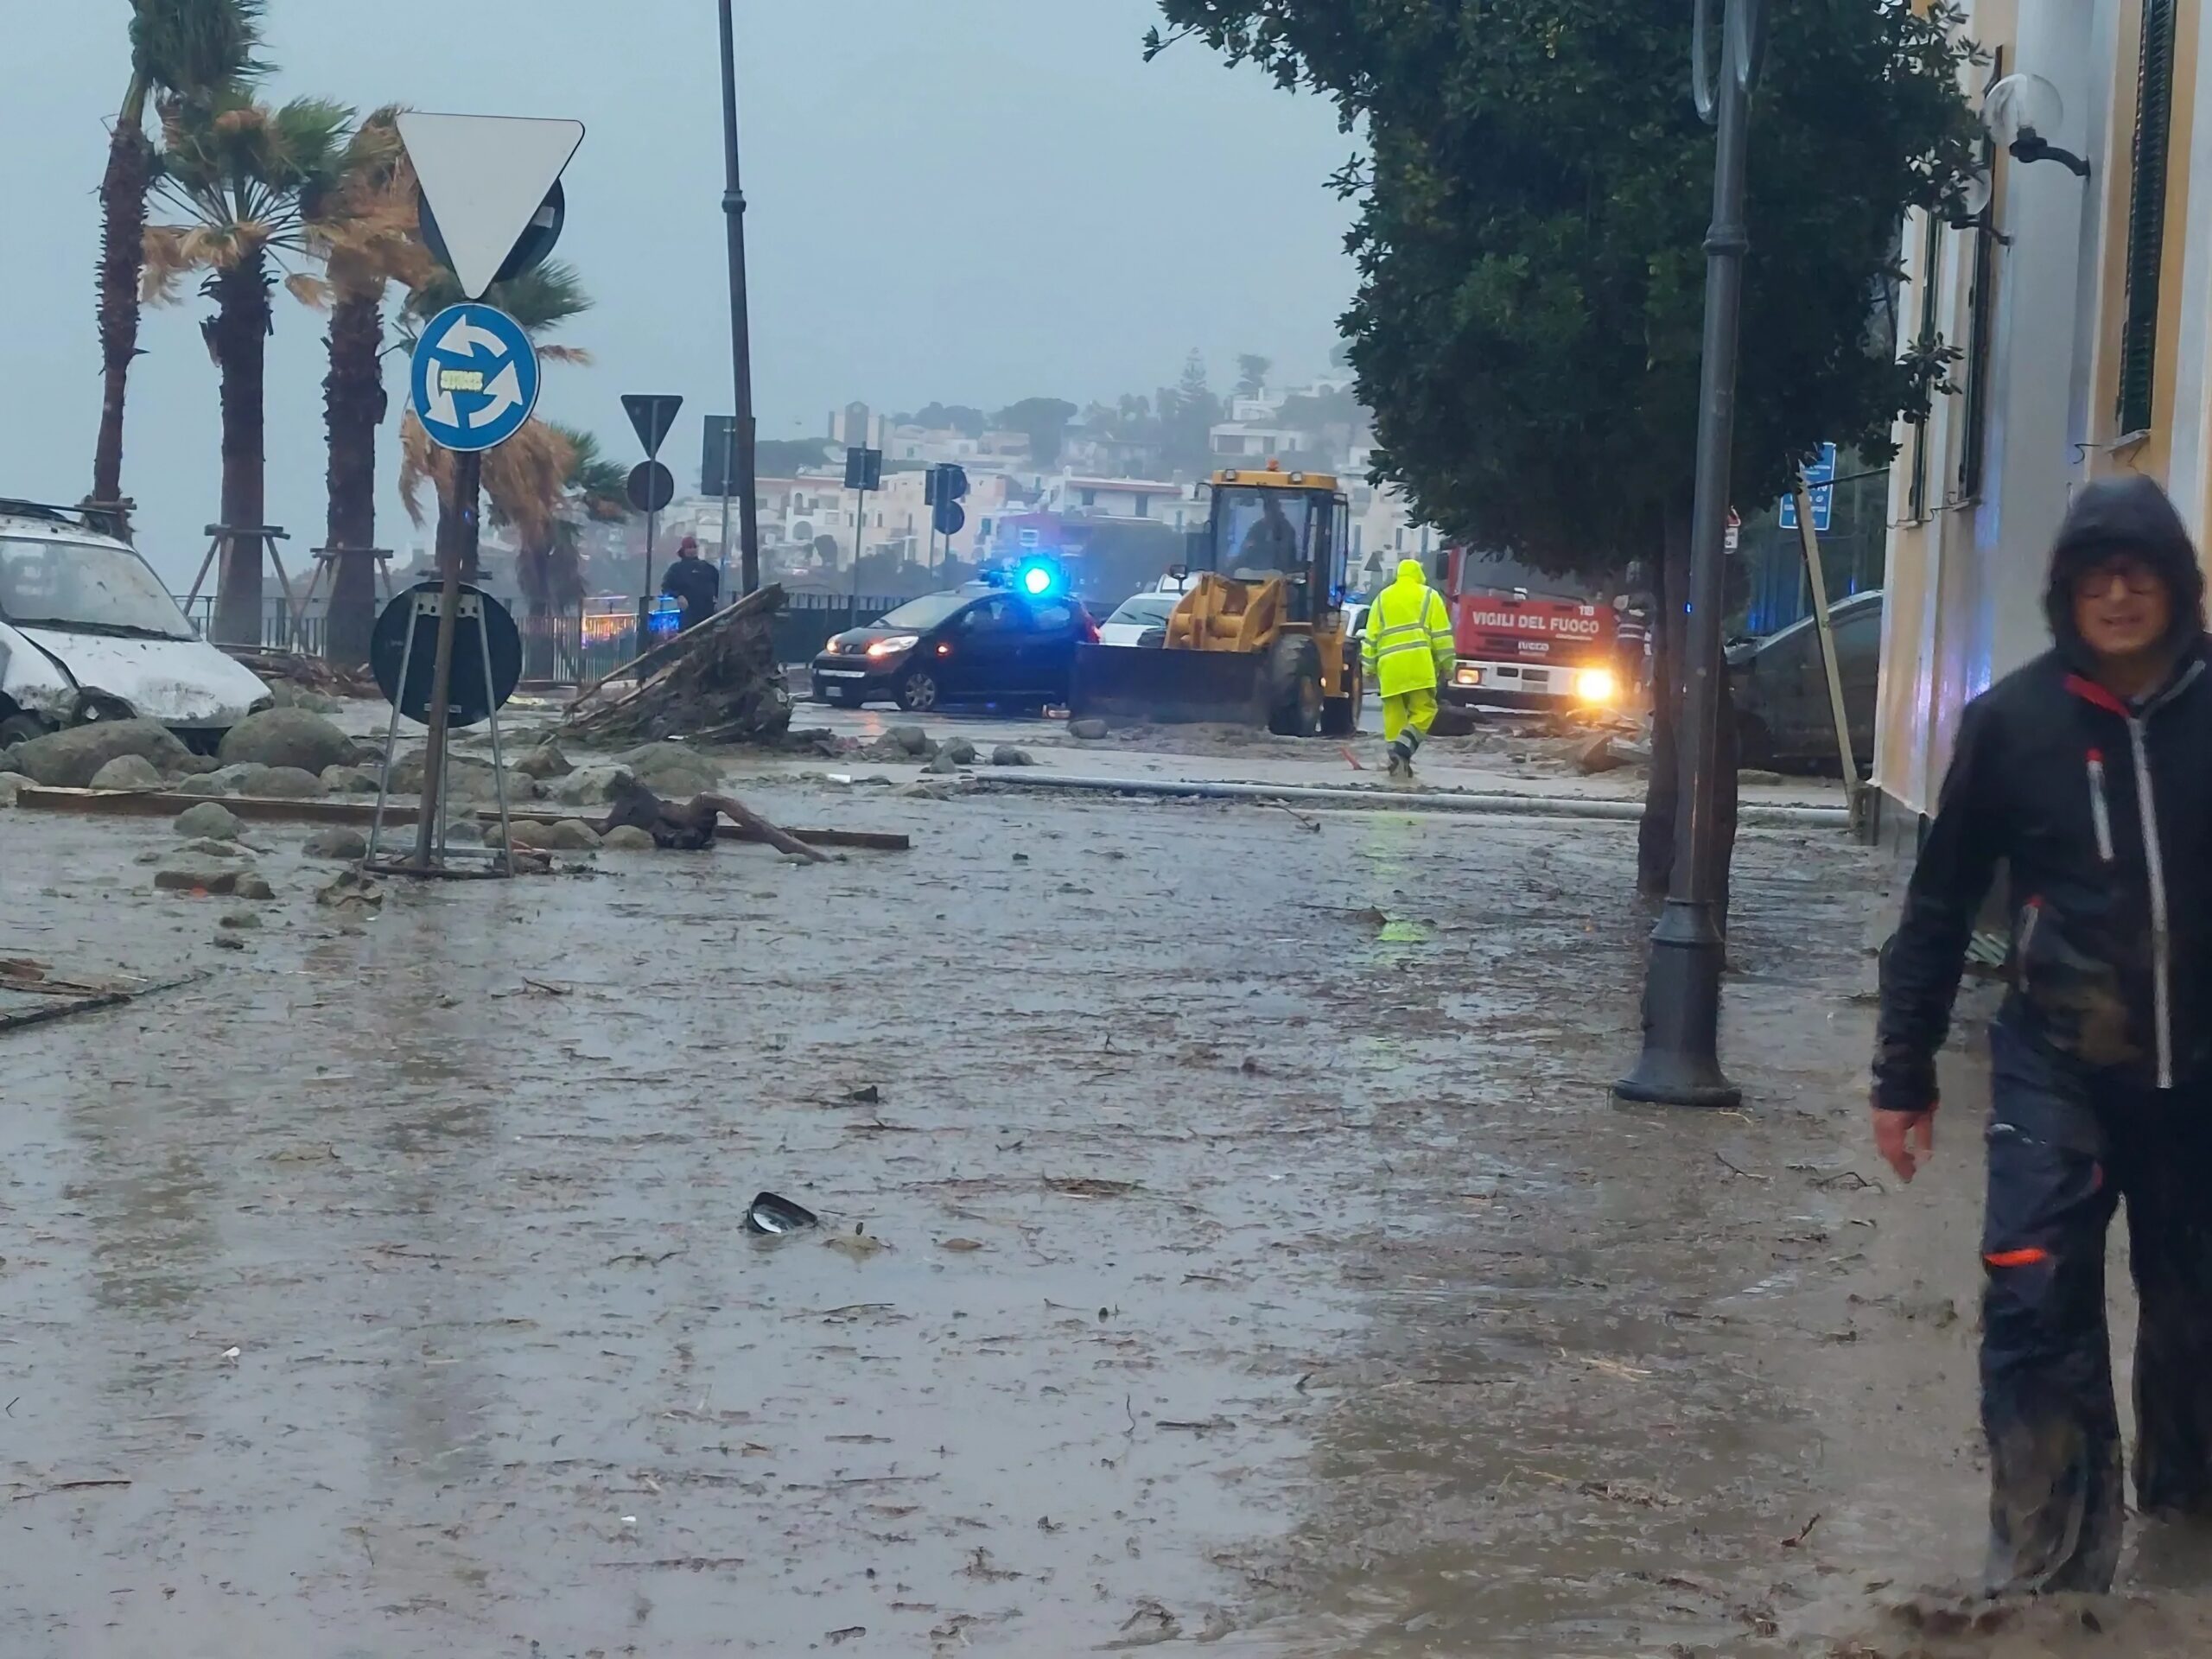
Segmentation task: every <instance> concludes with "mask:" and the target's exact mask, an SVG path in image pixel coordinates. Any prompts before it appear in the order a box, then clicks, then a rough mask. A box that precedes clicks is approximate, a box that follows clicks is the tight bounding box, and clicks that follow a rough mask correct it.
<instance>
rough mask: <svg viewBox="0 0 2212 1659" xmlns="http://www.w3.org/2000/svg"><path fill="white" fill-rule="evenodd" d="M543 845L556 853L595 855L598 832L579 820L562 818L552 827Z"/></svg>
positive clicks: (597, 844)
mask: <svg viewBox="0 0 2212 1659" xmlns="http://www.w3.org/2000/svg"><path fill="white" fill-rule="evenodd" d="M545 845H546V847H548V848H549V849H551V850H552V851H554V852H556V853H595V852H597V851H598V850H599V831H597V830H596V829H593V828H592V827H591V826H590V825H589V824H588V823H585V822H584V821H583V820H582V819H581V818H563V819H562V820H561V822H560V823H556V824H555V825H554V826H553V831H552V833H551V834H550V835H549V836H547V837H546V838H545Z"/></svg>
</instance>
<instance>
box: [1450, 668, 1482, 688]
mask: <svg viewBox="0 0 2212 1659" xmlns="http://www.w3.org/2000/svg"><path fill="white" fill-rule="evenodd" d="M1481 683H1483V671H1482V670H1480V669H1479V668H1462V669H1459V670H1456V671H1454V672H1453V673H1452V684H1454V685H1480V684H1481Z"/></svg>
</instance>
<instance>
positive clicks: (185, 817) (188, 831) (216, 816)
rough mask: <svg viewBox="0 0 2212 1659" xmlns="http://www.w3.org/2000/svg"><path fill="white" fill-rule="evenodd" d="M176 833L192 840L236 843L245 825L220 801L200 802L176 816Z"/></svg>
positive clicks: (243, 831)
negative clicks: (202, 839)
mask: <svg viewBox="0 0 2212 1659" xmlns="http://www.w3.org/2000/svg"><path fill="white" fill-rule="evenodd" d="M176 832H177V834H179V835H180V836H187V837H188V838H191V839H194V840H198V839H201V838H205V839H207V840H209V841H236V840H237V839H238V837H239V836H242V835H244V834H245V825H244V824H243V823H239V822H238V815H237V814H235V813H234V812H232V810H231V809H230V808H229V807H227V806H225V805H224V804H222V803H221V802H220V801H202V802H200V804H199V805H197V806H188V807H186V808H185V809H184V810H183V811H181V812H180V813H178V814H177V815H176Z"/></svg>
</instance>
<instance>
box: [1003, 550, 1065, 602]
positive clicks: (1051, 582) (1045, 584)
mask: <svg viewBox="0 0 2212 1659" xmlns="http://www.w3.org/2000/svg"><path fill="white" fill-rule="evenodd" d="M1014 580H1015V581H1016V582H1018V583H1019V584H1020V588H1021V591H1022V592H1023V593H1025V594H1028V595H1029V596H1030V598H1032V599H1042V598H1044V597H1045V595H1046V594H1049V593H1052V592H1053V591H1054V590H1055V589H1057V588H1058V587H1059V585H1060V572H1059V569H1058V567H1057V566H1056V565H1054V564H1053V563H1052V562H1051V561H1050V560H1048V559H1031V560H1028V561H1027V562H1025V563H1023V565H1022V566H1021V568H1020V569H1019V570H1018V571H1016V572H1015V573H1014Z"/></svg>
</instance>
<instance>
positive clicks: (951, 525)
mask: <svg viewBox="0 0 2212 1659" xmlns="http://www.w3.org/2000/svg"><path fill="white" fill-rule="evenodd" d="M967 493H968V471H967V468H965V467H961V466H958V465H957V464H955V463H953V462H951V461H945V462H944V463H942V464H940V465H938V466H936V467H931V468H930V474H929V477H928V479H927V480H925V483H924V485H923V503H922V504H923V505H925V506H926V507H929V508H930V509H931V514H930V523H931V525H932V526H933V527H934V528H935V529H936V530H937V531H938V534H939V535H941V536H957V535H958V534H959V533H960V532H961V531H962V530H963V529H964V528H965V527H966V525H967V523H968V513H967V511H966V509H964V508H963V507H962V506H961V505H960V499H961V498H962V497H963V496H964V495H966V494H967Z"/></svg>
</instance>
